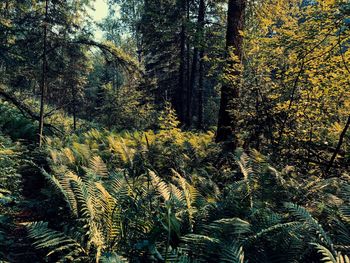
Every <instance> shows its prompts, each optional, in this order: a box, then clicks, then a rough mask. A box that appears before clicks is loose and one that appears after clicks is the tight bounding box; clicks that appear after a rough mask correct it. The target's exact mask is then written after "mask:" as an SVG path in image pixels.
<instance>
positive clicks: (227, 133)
mask: <svg viewBox="0 0 350 263" xmlns="http://www.w3.org/2000/svg"><path fill="white" fill-rule="evenodd" d="M245 8H246V0H229V3H228V12H227V31H226V52H227V62H226V69H225V70H224V74H227V75H228V74H229V75H230V79H231V78H232V77H233V79H234V80H232V81H230V82H229V81H224V83H223V85H222V88H221V101H220V111H219V118H218V129H217V134H216V142H227V143H228V144H229V146H230V148H232V149H235V148H236V147H237V143H238V142H237V136H236V132H237V121H238V116H237V108H236V107H237V100H238V99H239V84H240V78H241V77H240V75H241V72H240V70H236V69H235V67H237V66H238V65H237V64H241V61H242V44H243V36H242V35H241V33H240V31H243V28H244V21H245ZM230 52H233V54H234V55H235V56H237V58H238V60H239V62H237V61H236V60H232V59H231V57H230Z"/></svg>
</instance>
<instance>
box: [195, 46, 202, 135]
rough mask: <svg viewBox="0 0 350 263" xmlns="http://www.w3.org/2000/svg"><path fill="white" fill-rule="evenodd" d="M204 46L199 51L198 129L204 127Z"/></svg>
mask: <svg viewBox="0 0 350 263" xmlns="http://www.w3.org/2000/svg"><path fill="white" fill-rule="evenodd" d="M203 59H204V48H203V47H202V48H201V51H200V52H199V80H198V124H197V128H198V129H200V130H201V129H203V127H204V61H203Z"/></svg>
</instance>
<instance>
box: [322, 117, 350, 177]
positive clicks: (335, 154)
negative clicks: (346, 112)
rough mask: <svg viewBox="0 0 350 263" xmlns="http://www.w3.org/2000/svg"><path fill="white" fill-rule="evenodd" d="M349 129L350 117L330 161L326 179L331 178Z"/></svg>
mask: <svg viewBox="0 0 350 263" xmlns="http://www.w3.org/2000/svg"><path fill="white" fill-rule="evenodd" d="M349 128H350V116H349V117H348V120H347V122H346V124H345V127H344V129H343V131H342V132H341V134H340V136H339V140H338V144H337V147H336V148H335V150H334V153H333V155H332V157H331V159H330V160H329V163H328V165H327V167H326V177H329V171H330V170H331V168H332V167H333V164H334V161H335V159H336V158H337V155H338V153H339V151H340V149H341V146H342V145H343V141H344V138H345V135H346V133H347V131H348V130H349Z"/></svg>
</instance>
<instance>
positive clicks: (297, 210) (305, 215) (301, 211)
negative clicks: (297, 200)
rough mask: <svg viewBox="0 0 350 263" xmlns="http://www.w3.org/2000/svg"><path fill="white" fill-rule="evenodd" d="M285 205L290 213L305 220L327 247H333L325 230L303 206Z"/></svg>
mask: <svg viewBox="0 0 350 263" xmlns="http://www.w3.org/2000/svg"><path fill="white" fill-rule="evenodd" d="M285 207H286V208H287V209H288V211H289V212H291V213H292V215H293V216H295V217H296V218H297V219H298V220H300V221H302V222H305V223H306V224H307V225H308V226H309V228H311V229H312V230H314V231H316V234H317V235H318V238H319V240H320V241H321V242H323V243H325V244H326V245H328V246H329V247H331V248H333V242H332V240H331V238H330V237H329V236H328V234H327V233H326V231H324V229H323V227H322V226H321V224H320V223H318V221H317V220H316V219H314V218H313V217H312V216H311V214H310V213H309V212H308V211H307V210H306V209H305V208H304V207H301V206H299V205H296V204H293V203H286V204H285Z"/></svg>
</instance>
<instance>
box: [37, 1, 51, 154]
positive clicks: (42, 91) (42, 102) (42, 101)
mask: <svg viewBox="0 0 350 263" xmlns="http://www.w3.org/2000/svg"><path fill="white" fill-rule="evenodd" d="M48 1H49V0H46V1H45V19H44V25H43V26H44V36H43V40H44V47H43V48H44V50H43V65H42V76H41V84H40V85H41V86H40V97H41V98H40V115H39V147H41V146H42V143H43V135H44V134H43V133H44V115H45V110H44V106H45V97H46V92H47V56H46V51H47V23H48V19H47V18H48V7H49V3H48Z"/></svg>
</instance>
